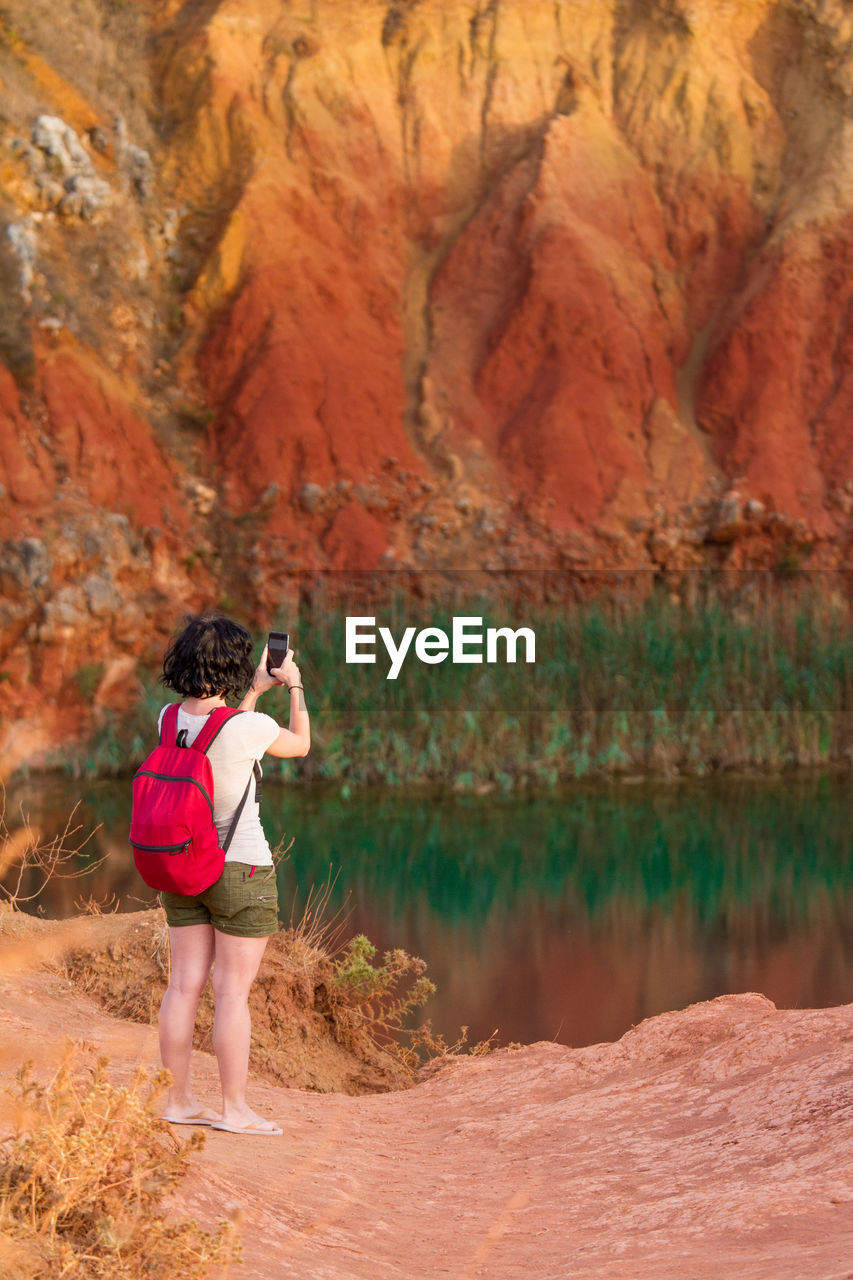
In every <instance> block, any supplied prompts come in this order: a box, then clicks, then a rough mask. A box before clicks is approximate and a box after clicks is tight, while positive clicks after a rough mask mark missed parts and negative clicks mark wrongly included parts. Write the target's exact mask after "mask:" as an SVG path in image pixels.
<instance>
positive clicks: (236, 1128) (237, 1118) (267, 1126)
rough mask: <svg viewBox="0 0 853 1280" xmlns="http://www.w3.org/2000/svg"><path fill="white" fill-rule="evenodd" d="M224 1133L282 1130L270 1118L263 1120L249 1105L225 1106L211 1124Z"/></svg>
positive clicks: (272, 1132)
mask: <svg viewBox="0 0 853 1280" xmlns="http://www.w3.org/2000/svg"><path fill="white" fill-rule="evenodd" d="M211 1128H212V1129H221V1130H223V1131H224V1132H225V1133H246V1134H271V1135H275V1134H280V1133H281V1132H282V1131H281V1129H280V1128H279V1127H278V1125H277V1124H275V1123H274V1122H273V1121H272V1120H264V1118H263V1116H259V1115H258V1114H257V1112H256V1111H253V1110H252V1109H251V1107H239V1108H238V1107H226V1108H225V1109H224V1110H223V1112H222V1115H221V1116H220V1117H219V1119H217V1120H216V1121H214V1123H213V1124H212V1125H211Z"/></svg>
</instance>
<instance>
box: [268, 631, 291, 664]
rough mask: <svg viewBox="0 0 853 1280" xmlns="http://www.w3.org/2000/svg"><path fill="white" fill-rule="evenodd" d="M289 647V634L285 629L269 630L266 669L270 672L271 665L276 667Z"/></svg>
mask: <svg viewBox="0 0 853 1280" xmlns="http://www.w3.org/2000/svg"><path fill="white" fill-rule="evenodd" d="M289 648H290V635H289V633H288V632H287V631H271V632H270V634H269V639H268V640H267V671H269V672H270V674H272V670H273V667H275V668H276V669H278V668H279V667H280V666H281V664H282V663H283V662H284V660H285V658H286V657H287V651H288V649H289Z"/></svg>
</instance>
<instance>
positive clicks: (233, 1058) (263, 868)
mask: <svg viewBox="0 0 853 1280" xmlns="http://www.w3.org/2000/svg"><path fill="white" fill-rule="evenodd" d="M161 681H162V683H163V684H165V685H166V686H167V688H170V689H174V691H175V692H176V693H178V694H180V695H181V697H182V698H183V701H182V702H181V704H180V707H179V709H178V724H177V728H178V734H179V735H180V734H181V732H182V731H185V732H186V738H185V739H184V740H183V741H184V742H185V744H186V745H189V744H191V743H192V742H193V741H194V739H195V737H196V736H197V734H198V733H199V732H200V730H201V728H202V726H203V725H204V722H205V717H206V716H207V715H208V714H209V713H210V712H211V711H213V710H214V709H215V708H216V707H223V706H225V699H226V697H227V696H228V695H229V694H231V695H233V696H235V697H236V696H239V695H240V694H242V693H243V690H245V689H246V687H247V686H248V692H247V693H246V694H245V696H243V698H242V701H241V702H240V704H239V705H240V709H241V710H242V711H243V712H244V713H245V714H243V715H239V716H232V718H231V719H230V720H228V721H227V722H226V723H225V725H224V727H223V728H222V729H221V731H220V732H219V734H218V735H217V737H216V739H215V740H214V742H213V743H212V745H211V747H210V749H209V751H208V759H209V761H210V765H211V768H212V770H213V792H214V807H213V817H214V822H215V823H216V827H217V830H218V832H219V839H220V846H221V845H222V843H223V841H224V838H225V835H226V834H227V831H228V828H229V825H230V822H231V819H232V816H233V815H234V813H235V812H236V810H237V806H238V805H239V803H240V801H241V799H242V797H243V793H244V791H245V789H246V784H247V781H248V779H249V777H250V775H251V773H252V770H253V768H254V762H255V761H256V760H258V759H260V757H261V756H263V755H264V754H265V753H266V754H268V755H271V756H279V757H289V756H304V755H307V754H308V750H309V748H310V746H311V732H310V726H309V721H308V712H307V710H306V708H305V694H304V691H303V689H302V681H301V679H300V675H299V668H298V667H297V666H296V665H295V663H294V661H293V650H292V649H289V650H288V652H287V657H286V658H285V660H284V662H283V663H282V665H281V666H280V667H278V668H276V669H274V670H273V671H272V673H270V672H268V671H267V650H266V648H265V649H264V652H263V656H262V657H261V661H260V664H259V666H258V667H257V669H255V666H254V663H253V661H252V637H251V636H250V635H249V632H248V631H247V630H246V628H245V627H243V626H241V625H240V623H238V622H234V621H232V620H231V619H230V618H226V617H223V616H222V615H220V614H205V615H200V616H193V617H188V618H187V619H186V620H185V622H184V626H183V629H182V630H181V632H180V633H179V634H178V635H177V636H175V637H174V638H173V640H172V641H171V642H170V644H169V647H168V649H167V651H166V656H165V659H164V662H163V675H162V676H161ZM280 685H286V686H287V690H288V694H287V696H288V698H289V701H290V723H289V728H287V729H282V728H281V727H280V726H279V725H278V724H277V723H276V721H275V720H273V719H272V717H271V716H268V715H263V714H261V713H260V712H257V711H255V704H256V702H257V700H258V698H259V697H260V696H261V694H262V693H266V692H267V690H269V689H273V688H277V687H278V686H280ZM165 710H166V708H165V707H164V708H163V711H161V713H160V721H161V722H162V719H163V715H164V714H165ZM161 900H162V902H163V906H164V907H165V910H166V920H167V922H168V924H169V943H170V947H171V953H172V964H171V974H170V979H169V986H168V989H167V991H166V994H165V995H164V996H163V1003H162V1005H161V1006H160V1053H161V1056H162V1059H163V1065H164V1066H165V1067H167V1068H168V1070H169V1071H170V1072H171V1075H172V1087H171V1089H170V1090H169V1094H168V1097H167V1105H166V1113H165V1118H166V1119H167V1120H169V1121H170V1122H171V1123H173V1124H200V1125H209V1126H210V1127H211V1128H212V1129H224V1130H226V1131H227V1132H228V1133H244V1134H279V1133H281V1129H280V1128H279V1127H278V1126H277V1125H276V1124H273V1123H272V1122H270V1121H269V1120H264V1119H262V1118H261V1117H260V1116H259V1115H257V1114H256V1113H255V1112H254V1111H252V1109H251V1108H250V1107H249V1105H248V1103H247V1102H246V1079H247V1076H248V1071H249V1041H250V1037H251V1023H250V1019H249V989H250V987H251V985H252V983H253V982H254V980H255V976H256V974H257V972H258V968H259V967H260V963H261V957H262V956H263V954H264V949H265V948H266V945H267V938H268V937H269V936H270V935H271V934H273V933H276V932H277V930H278V899H277V891H276V878H275V867H274V865H273V859H272V853H271V851H270V847H269V844H268V842H267V840H266V837H265V836H264V832H263V828H262V827H261V822H260V817H259V814H258V804H257V802H256V800H255V798H254V795H253V789H250V794H249V799H248V801H247V803H246V805H245V807H244V809H243V812H242V813H241V814H240V817H239V819H238V822H237V825H236V828H235V831H234V835H233V837H232V840H231V844H230V846H229V848H228V851H227V853H226V855H225V867H224V869H223V872H222V875H221V877H220V878H219V880H217V882H216V883H215V884H214V885H213V886H212V887H211V888H210V889H207V890H206V891H205V892H204V893H201V894H198V895H197V896H195V897H184V896H182V895H179V894H173V893H163V894H161ZM211 967H212V968H213V997H214V1001H215V1013H214V1022H213V1049H214V1052H215V1054H216V1060H217V1063H218V1066H219V1077H220V1081H221V1084H222V1114H221V1115H217V1114H216V1113H215V1112H213V1111H211V1110H209V1109H208V1108H206V1107H202V1106H199V1104H198V1102H197V1101H196V1099H195V1097H194V1096H193V1092H192V1088H191V1085H190V1055H191V1052H192V1042H193V1030H194V1027H195V1018H196V1011H197V1009H198V1002H199V999H200V997H201V993H202V991H203V989H204V986H205V983H206V982H207V979H208V977H209V976H210V971H211Z"/></svg>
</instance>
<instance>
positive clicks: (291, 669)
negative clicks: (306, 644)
mask: <svg viewBox="0 0 853 1280" xmlns="http://www.w3.org/2000/svg"><path fill="white" fill-rule="evenodd" d="M265 661H266V659H265ZM272 673H273V675H274V676H275V678H276V682H277V683H278V684H286V685H287V687H288V689H289V688H290V686H291V685H292V684H299V685H301V684H302V676H301V675H300V674H299V668H298V667H297V665H296V663H295V662H294V661H293V650H292V649H288V651H287V657H286V658H285V660H284V662H283V663H282V664H281V666H280V667H273V671H272Z"/></svg>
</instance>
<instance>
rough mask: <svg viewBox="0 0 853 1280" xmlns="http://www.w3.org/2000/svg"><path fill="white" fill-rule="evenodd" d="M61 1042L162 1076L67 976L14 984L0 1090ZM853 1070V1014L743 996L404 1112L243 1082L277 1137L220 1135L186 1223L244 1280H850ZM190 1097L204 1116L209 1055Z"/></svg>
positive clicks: (508, 1067) (455, 1081) (455, 1079)
mask: <svg viewBox="0 0 853 1280" xmlns="http://www.w3.org/2000/svg"><path fill="white" fill-rule="evenodd" d="M69 1039H71V1040H76V1041H80V1042H83V1043H84V1044H85V1045H86V1046H87V1047H88V1048H89V1049H92V1050H97V1051H98V1052H102V1053H105V1054H107V1055H108V1056H109V1058H110V1060H111V1063H112V1067H111V1074H112V1075H113V1078H115V1079H117V1080H118V1079H122V1078H124V1077H126V1075H127V1074H128V1073H129V1072H130V1071H131V1069H132V1068H133V1067H134V1066H135V1065H136V1064H137V1063H138V1062H140V1061H142V1062H145V1063H150V1064H152V1065H155V1064H156V1062H157V1046H156V1034H155V1031H154V1029H153V1028H151V1027H148V1026H143V1025H141V1024H136V1023H132V1022H126V1021H123V1020H120V1019H117V1018H114V1017H111V1016H109V1015H107V1014H105V1013H104V1012H103V1011H102V1010H101V1008H100V1007H99V1006H97V1005H96V1004H95V1003H94V1002H93V1001H92V1000H91V999H89V998H88V997H86V996H81V995H80V994H78V993H77V992H76V991H75V990H73V989H72V988H71V987H70V986H69V984H68V982H67V980H66V979H65V978H63V977H62V976H60V975H59V974H57V973H55V972H47V971H45V970H41V969H38V968H35V967H32V968H30V967H29V966H27V965H24V964H19V968H18V971H17V972H11V973H10V972H8V971H7V973H6V975H5V976H4V977H3V978H2V980H0V1073H2V1077H3V1079H4V1081H8V1080H9V1079H10V1078H11V1077H12V1075H13V1073H14V1071H15V1069H16V1068H17V1067H18V1065H19V1064H20V1063H21V1062H22V1061H23V1060H24V1059H26V1058H31V1059H32V1060H33V1061H34V1062H35V1064H36V1066H37V1068H38V1069H39V1071H40V1072H41V1071H45V1070H46V1069H47V1068H48V1067H49V1065H50V1064H51V1063H52V1062H54V1061H56V1060H57V1059H58V1057H59V1056H60V1055H61V1053H62V1051H63V1047H64V1046H65V1045H66V1044H67V1041H68V1040H69ZM851 1050H853V1006H846V1007H843V1008H836V1009H829V1010H793V1011H792V1010H786V1011H783V1010H778V1011H777V1010H776V1009H775V1008H774V1007H773V1005H772V1004H770V1002H769V1001H766V1000H765V999H764V998H763V997H761V996H757V995H740V996H727V997H723V998H721V999H719V1000H715V1001H713V1002H711V1003H708V1004H702V1005H694V1006H692V1007H691V1008H689V1009H686V1010H684V1011H682V1012H679V1013H672V1014H665V1015H663V1016H661V1017H658V1018H654V1019H650V1020H649V1021H647V1022H645V1023H643V1024H641V1025H640V1026H639V1027H637V1028H635V1029H634V1030H632V1031H630V1032H629V1033H628V1034H627V1035H626V1036H624V1037H623V1038H622V1039H621V1040H620V1041H619V1042H618V1043H616V1044H611V1045H596V1046H594V1047H592V1048H586V1049H570V1048H566V1047H562V1046H559V1045H554V1044H549V1043H539V1044H534V1045H529V1046H527V1047H525V1048H523V1049H521V1050H516V1051H512V1050H502V1051H499V1052H496V1053H493V1054H491V1055H488V1056H486V1057H482V1058H473V1059H459V1060H456V1061H451V1062H450V1063H448V1064H447V1065H445V1066H443V1067H442V1068H441V1069H439V1070H432V1071H428V1073H427V1075H426V1077H425V1078H424V1079H423V1080H422V1081H421V1082H420V1083H418V1084H417V1085H416V1086H414V1087H413V1088H411V1089H407V1090H403V1091H400V1092H395V1093H386V1094H375V1095H371V1096H362V1097H350V1096H345V1095H343V1094H326V1095H320V1094H316V1093H311V1092H307V1091H304V1090H299V1089H293V1088H290V1089H288V1088H284V1087H281V1086H275V1085H272V1084H268V1083H265V1082H261V1083H259V1082H254V1083H253V1085H252V1089H251V1101H252V1102H253V1104H254V1105H255V1106H256V1107H258V1109H260V1110H261V1111H262V1112H263V1113H264V1114H267V1115H269V1116H274V1117H276V1118H277V1119H278V1120H279V1121H280V1123H281V1124H282V1126H283V1128H284V1130H285V1134H284V1136H283V1137H280V1138H243V1137H238V1136H232V1135H229V1134H218V1133H210V1134H209V1136H208V1139H207V1142H206V1145H205V1149H204V1150H203V1152H201V1153H200V1154H199V1155H198V1156H197V1157H196V1158H195V1160H194V1164H193V1167H192V1170H191V1172H190V1174H189V1176H188V1177H187V1179H186V1180H185V1181H184V1182H183V1184H182V1186H181V1188H180V1190H179V1192H178V1195H177V1204H176V1207H177V1208H179V1209H180V1210H181V1211H183V1212H190V1213H192V1214H193V1215H195V1216H197V1217H198V1218H199V1220H200V1221H202V1222H203V1223H204V1224H205V1225H210V1226H212V1225H214V1223H216V1222H218V1221H219V1220H221V1218H222V1217H223V1216H224V1215H225V1213H226V1212H228V1211H230V1210H233V1209H234V1208H235V1207H236V1208H238V1209H239V1210H240V1212H241V1215H242V1235H243V1242H244V1258H245V1266H244V1267H242V1268H239V1269H238V1270H237V1271H236V1272H235V1274H237V1275H243V1276H246V1277H251V1278H252V1280H289V1278H290V1277H294V1278H295V1277H299V1280H321V1278H322V1280H385V1278H388V1280H391V1278H394V1280H396V1278H398V1277H399V1278H400V1280H403V1278H405V1280H433V1278H434V1277H439V1276H452V1277H454V1280H520V1278H521V1277H535V1278H536V1280H571V1278H572V1277H595V1280H605V1278H607V1280H653V1278H655V1280H656V1278H658V1277H659V1278H660V1280H664V1278H666V1280H676V1278H677V1280H698V1278H699V1277H702V1278H704V1277H709V1278H710V1277H715V1278H716V1277H721V1276H722V1277H737V1280H757V1278H758V1277H761V1280H812V1278H814V1280H842V1278H847V1280H850V1278H853V1073H851ZM197 1082H198V1092H199V1095H200V1096H201V1097H202V1098H203V1099H204V1100H206V1101H210V1102H212V1103H215V1101H216V1098H217V1086H216V1067H215V1062H214V1060H213V1058H212V1057H211V1056H210V1055H209V1054H205V1053H201V1052H199V1053H198V1054H197ZM8 1105H9V1102H8V1099H6V1100H4V1101H3V1102H0V1107H3V1108H6V1107H8ZM175 1132H176V1136H178V1137H184V1136H185V1134H186V1131H179V1130H176V1131H175Z"/></svg>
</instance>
